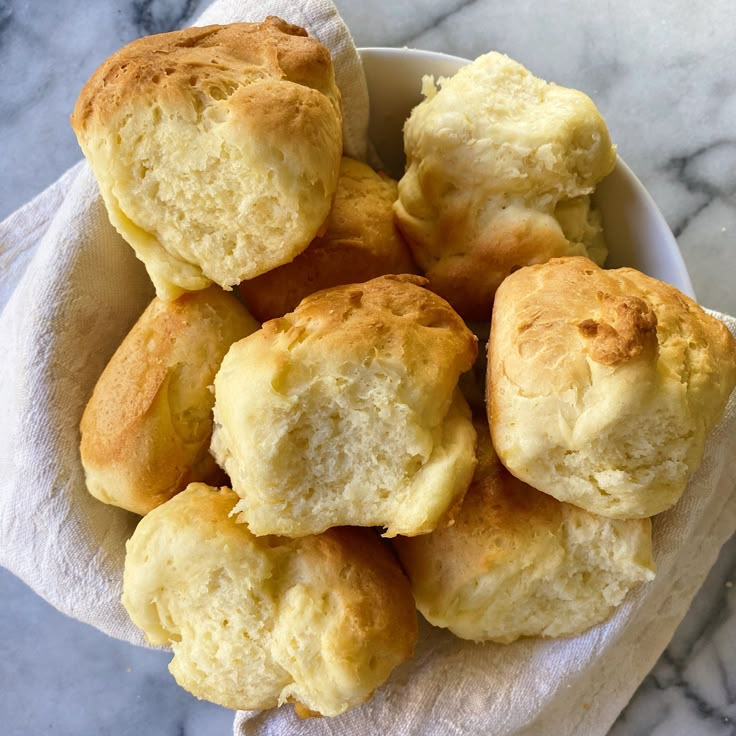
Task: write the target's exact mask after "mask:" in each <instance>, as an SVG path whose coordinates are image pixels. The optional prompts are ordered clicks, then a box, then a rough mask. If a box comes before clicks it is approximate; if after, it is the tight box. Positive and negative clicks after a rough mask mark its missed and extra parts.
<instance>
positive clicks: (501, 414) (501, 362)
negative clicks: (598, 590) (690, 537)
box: [487, 258, 736, 518]
mask: <svg viewBox="0 0 736 736" xmlns="http://www.w3.org/2000/svg"><path fill="white" fill-rule="evenodd" d="M488 370H489V372H488V380H487V392H488V407H489V419H490V426H491V432H492V434H493V443H494V446H495V448H496V451H497V452H498V455H499V457H500V458H501V461H502V462H503V464H504V465H505V466H506V467H507V468H508V469H509V470H510V471H511V472H512V473H513V474H514V475H515V476H517V477H518V478H520V479H521V480H524V481H526V482H527V483H529V484H530V485H532V486H534V487H535V488H538V489H539V490H541V491H544V492H545V493H549V494H551V495H553V496H554V497H555V498H558V499H559V500H561V501H568V502H570V503H573V504H576V505H578V506H580V507H582V508H585V509H587V510H588V511H592V512H594V513H598V514H602V515H604V516H610V517H613V518H637V517H645V516H653V515H654V514H657V513H660V512H661V511H665V510H666V509H668V508H670V507H671V506H673V505H674V504H675V503H676V502H677V500H678V499H679V498H680V496H681V494H682V492H683V491H684V489H685V485H686V483H687V479H688V477H689V476H690V474H691V473H692V472H694V471H695V470H696V469H697V467H698V465H699V464H700V461H701V458H702V454H703V445H704V443H705V438H706V436H707V433H708V432H709V431H710V429H711V428H712V427H713V426H714V424H715V423H716V422H717V421H718V419H719V418H720V416H721V414H722V412H723V410H724V408H725V405H726V401H727V400H728V397H729V396H730V394H731V391H732V390H733V388H734V385H735V384H736V343H735V342H734V339H733V337H732V336H731V334H730V333H729V331H728V329H727V328H726V327H725V325H724V324H723V323H721V322H720V321H719V320H717V319H715V318H714V317H711V316H710V315H708V314H707V313H706V312H705V311H704V310H703V309H702V308H701V307H699V306H698V305H697V304H696V303H695V302H694V301H693V300H692V299H690V298H688V297H686V296H685V295H684V294H681V293H680V292H679V291H678V290H677V289H675V288H674V287H672V286H669V285H668V284H665V283H663V282H661V281H657V280H656V279H652V278H650V277H648V276H645V275H644V274H642V273H640V272H638V271H635V270H634V269H631V268H620V269H616V270H603V269H600V268H598V267H597V266H596V265H595V264H594V263H592V262H591V261H589V260H588V259H586V258H561V259H555V260H552V261H550V262H549V263H546V264H543V265H536V266H530V267H528V268H523V269H521V270H519V271H517V272H516V273H514V274H513V275H511V276H509V278H508V279H506V281H504V283H503V284H502V286H501V288H500V289H499V290H498V293H497V295H496V303H495V306H494V311H493V321H492V326H491V339H490V343H489V369H488Z"/></svg>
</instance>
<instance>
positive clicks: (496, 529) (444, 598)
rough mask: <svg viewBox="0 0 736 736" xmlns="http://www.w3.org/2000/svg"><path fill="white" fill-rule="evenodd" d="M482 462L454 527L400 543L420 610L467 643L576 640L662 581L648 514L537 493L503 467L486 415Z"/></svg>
mask: <svg viewBox="0 0 736 736" xmlns="http://www.w3.org/2000/svg"><path fill="white" fill-rule="evenodd" d="M476 430H477V431H478V468H477V470H476V473H475V478H474V479H473V483H472V484H471V486H470V488H469V489H468V492H467V494H466V496H465V499H464V500H463V505H462V508H461V509H460V511H459V512H457V513H456V514H455V523H454V525H453V526H451V527H449V528H446V529H436V530H435V531H434V532H432V533H431V534H426V535H424V536H421V537H413V538H411V539H407V538H402V537H397V538H396V539H395V540H393V544H394V546H395V548H396V550H397V551H398V553H399V558H400V560H401V562H402V564H403V565H404V569H405V570H406V571H407V573H408V575H409V578H410V580H411V584H412V591H413V593H414V597H415V598H416V601H417V607H418V608H419V610H420V611H421V612H422V614H423V615H424V617H425V618H426V619H427V620H428V621H429V622H430V623H432V624H434V625H435V626H441V627H444V628H448V629H450V631H452V632H453V633H454V634H456V635H457V636H459V637H461V638H463V639H472V640H474V641H496V642H500V643H502V644H508V643H509V642H512V641H514V640H515V639H518V638H519V637H522V636H550V637H554V636H572V635H574V634H580V633H582V632H583V631H585V630H586V629H589V628H590V627H591V626H594V625H596V624H598V623H600V622H601V621H604V620H605V619H606V618H608V616H609V615H610V614H611V612H612V611H613V609H614V608H615V607H616V606H618V605H619V603H621V601H622V600H623V599H624V596H625V595H626V593H627V592H628V591H629V590H630V589H631V588H632V587H634V586H635V585H637V584H639V583H641V582H644V581H647V580H651V579H652V578H653V577H654V565H653V562H652V535H651V528H652V527H651V522H650V521H649V519H630V520H614V519H606V518H604V517H602V516H596V515H595V514H591V513H588V512H587V511H583V510H582V509H578V508H576V507H575V506H571V505H570V504H566V503H560V502H559V501H556V500H555V499H553V498H552V497H551V496H548V495H546V494H544V493H540V492H539V491H536V490H534V489H533V488H531V487H530V486H528V485H526V484H525V483H522V482H521V481H520V480H517V479H516V478H514V477H513V476H512V475H511V474H510V473H509V472H508V471H506V470H505V469H504V467H503V466H502V465H501V463H500V462H499V460H498V457H497V456H496V453H495V452H494V450H493V445H492V444H491V439H490V435H489V433H488V426H487V424H486V422H485V418H484V419H483V420H482V421H477V422H476Z"/></svg>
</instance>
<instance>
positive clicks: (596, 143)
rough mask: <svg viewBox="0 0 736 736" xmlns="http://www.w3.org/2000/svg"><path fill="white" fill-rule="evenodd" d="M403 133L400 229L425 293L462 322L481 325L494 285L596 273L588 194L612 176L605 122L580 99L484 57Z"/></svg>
mask: <svg viewBox="0 0 736 736" xmlns="http://www.w3.org/2000/svg"><path fill="white" fill-rule="evenodd" d="M424 91H425V94H426V99H425V100H424V101H423V102H422V103H420V104H419V105H418V106H417V107H415V108H414V110H413V111H412V113H411V116H410V117H409V119H408V120H407V122H406V125H405V126H404V148H405V151H406V162H407V167H406V173H405V174H404V176H403V178H402V179H401V181H400V182H399V199H398V201H397V203H396V205H395V211H396V218H397V223H398V225H399V228H400V229H401V231H402V233H403V234H404V236H405V237H406V239H407V242H408V243H409V246H410V247H411V249H412V253H413V255H414V259H415V260H416V262H417V264H418V265H419V266H420V268H422V270H423V271H424V273H425V275H426V276H427V278H428V279H429V281H430V288H431V289H432V290H433V291H436V292H437V293H438V294H440V295H441V296H443V297H444V298H445V299H447V300H448V301H449V302H450V304H452V305H453V307H455V309H457V310H458V312H459V313H460V314H461V315H462V316H463V317H465V318H466V319H474V320H488V319H490V314H491V306H492V304H493V296H494V293H495V291H496V288H497V287H498V285H499V284H500V283H501V281H503V279H504V278H505V277H506V276H508V275H509V274H510V273H512V272H513V271H514V270H515V269H517V268H519V267H521V266H524V265H527V264H531V263H542V262H544V261H546V260H549V259H550V258H553V257H555V256H566V255H587V256H589V257H590V258H592V259H594V260H595V261H596V262H597V263H599V264H602V263H603V261H604V260H605V257H606V253H607V251H606V246H605V241H604V239H603V235H602V222H601V217H600V214H599V213H598V212H597V210H595V209H594V208H593V207H591V203H590V198H589V195H590V194H591V193H592V192H593V190H594V188H595V186H596V184H597V183H598V182H599V181H600V180H601V179H602V178H603V177H604V176H606V174H608V173H609V172H610V171H611V170H612V169H613V167H614V165H615V161H616V153H615V149H614V147H613V146H612V145H611V141H610V138H609V134H608V130H607V128H606V124H605V122H604V120H603V118H602V117H601V115H600V113H599V112H598V110H597V109H596V107H595V105H594V104H593V102H592V101H591V100H590V99H589V98H588V97H587V96H586V95H584V94H583V93H582V92H578V91H577V90H573V89H567V88H565V87H559V86H557V85H555V84H548V83H546V82H544V81H543V80H541V79H538V78H536V77H534V76H533V75H532V74H531V73H530V72H529V71H527V70H526V69H525V68H524V67H523V66H521V64H518V63H517V62H515V61H512V60H511V59H509V58H508V57H506V56H504V55H502V54H498V53H490V54H486V55H484V56H481V57H479V58H478V59H476V60H475V61H474V62H473V63H472V64H469V65H468V66H465V67H463V68H462V69H460V71H458V72H457V74H455V76H453V77H452V78H451V79H442V80H440V89H437V88H436V87H435V85H434V84H433V83H431V80H429V79H427V80H425V88H424Z"/></svg>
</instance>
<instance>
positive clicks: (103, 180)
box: [72, 18, 342, 299]
mask: <svg viewBox="0 0 736 736" xmlns="http://www.w3.org/2000/svg"><path fill="white" fill-rule="evenodd" d="M72 125H73V127H74V130H75V132H76V134H77V138H78V140H79V143H80V146H81V147H82V150H83V151H84V154H85V156H86V157H87V159H88V160H89V162H90V165H91V166H92V169H93V171H94V173H95V176H96V177H97V180H98V182H99V185H100V191H101V193H102V196H103V198H104V200H105V204H106V206H107V209H108V213H109V215H110V220H111V222H112V223H113V225H114V226H115V227H116V228H117V229H118V231H119V232H120V233H121V235H122V236H123V237H124V238H125V239H126V240H127V241H128V242H129V243H130V244H131V245H132V246H133V248H134V249H135V251H136V254H137V255H138V257H139V258H140V259H141V260H142V261H143V262H144V263H145V264H146V268H147V269H148V272H149V275H150V276H151V279H152V281H153V282H154V285H155V286H156V292H157V294H158V296H159V297H161V298H164V299H174V298H176V297H177V296H178V295H179V294H181V293H182V292H183V291H192V290H197V289H203V288H205V287H206V286H208V285H209V284H210V283H212V282H214V283H217V284H219V285H220V286H222V287H224V288H228V289H229V288H231V287H232V286H233V285H235V284H237V283H239V282H240V281H242V280H243V279H245V278H251V277H254V276H257V275H258V274H260V273H263V272H265V271H267V270H269V269H271V268H274V267H276V266H278V265H281V264H282V263H287V262H288V261H290V260H292V259H293V258H294V257H295V256H296V255H297V254H298V253H300V252H301V251H302V250H304V249H305V248H306V247H307V245H308V244H309V242H310V241H311V240H312V239H313V238H314V237H315V236H316V235H317V233H318V232H319V230H320V228H321V227H322V224H323V223H324V220H325V218H326V217H327V214H328V212H329V209H330V205H331V202H332V197H333V195H334V192H335V187H336V184H337V175H338V168H339V165H340V155H341V152H342V115H341V109H340V93H339V91H338V89H337V87H336V85H335V80H334V73H333V67H332V60H331V58H330V54H329V52H328V51H327V49H326V48H325V47H324V46H322V45H321V44H320V43H319V42H318V41H316V40H315V39H313V38H309V37H307V35H306V33H305V31H303V30H302V29H301V28H299V27H297V26H292V25H289V24H288V23H285V22H284V21H281V20H279V19H278V18H269V19H267V20H266V21H265V22H263V23H235V24H232V25H229V26H208V27H205V28H188V29H185V30H181V31H175V32H173V33H165V34H160V35H156V36H149V37H146V38H142V39H139V40H137V41H134V42H133V43H131V44H129V45H128V46H125V47H124V48H123V49H121V50H120V51H118V52H117V53H115V54H113V55H112V56H111V57H110V58H109V59H107V60H106V61H105V62H104V63H103V64H102V65H101V66H100V68H99V69H98V70H97V71H96V72H95V73H94V75H93V76H92V77H91V78H90V80H89V81H88V82H87V84H86V85H85V87H84V89H83V90H82V92H81V94H80V96H79V99H78V101H77V104H76V107H75V110H74V114H73V115H72Z"/></svg>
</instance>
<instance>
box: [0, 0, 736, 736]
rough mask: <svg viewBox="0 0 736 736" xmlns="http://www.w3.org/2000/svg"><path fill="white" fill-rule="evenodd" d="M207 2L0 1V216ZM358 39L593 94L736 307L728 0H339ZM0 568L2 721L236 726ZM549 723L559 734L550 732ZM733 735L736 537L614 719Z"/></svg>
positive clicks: (86, 726) (96, 729)
mask: <svg viewBox="0 0 736 736" xmlns="http://www.w3.org/2000/svg"><path fill="white" fill-rule="evenodd" d="M205 4H206V0H100V1H99V2H95V3H87V2H84V1H83V0H56V2H54V3H46V2H40V0H31V1H21V0H0V69H2V71H3V75H2V77H3V81H2V85H0V141H2V148H1V149H0V150H1V151H2V162H3V166H2V167H0V217H4V216H5V215H7V214H8V213H10V212H11V211H12V210H13V209H15V208H16V207H17V206H19V205H20V204H22V203H23V202H24V201H25V200H27V199H29V198H30V197H32V196H33V195H34V194H36V193H37V192H39V191H40V190H42V189H43V188H44V187H45V186H46V185H48V184H49V183H51V182H52V181H53V180H54V179H55V178H56V177H58V176H59V174H61V173H62V172H63V171H64V170H65V169H66V168H67V167H68V166H70V165H72V164H73V163H74V162H75V161H77V160H78V159H79V157H80V152H79V149H78V148H77V145H76V142H75V140H74V137H73V135H72V133H71V130H70V128H69V125H68V116H69V113H70V111H71V108H72V106H73V103H74V100H75V98H76V95H77V93H78V91H79V89H80V87H81V85H82V84H83V83H84V81H85V80H86V78H87V77H88V76H89V74H90V73H91V72H92V71H93V69H94V68H95V67H96V65H97V64H98V63H99V62H100V61H102V59H103V58H104V57H105V56H107V55H108V54H109V53H111V52H112V51H114V50H115V49H116V48H118V47H119V46H121V45H122V44H124V43H126V42H128V41H129V40H132V39H133V38H135V37H137V36H140V35H143V34H147V33H154V32H158V31H164V30H168V29H171V28H174V27H177V26H179V25H183V24H186V23H188V22H190V21H191V19H193V18H194V17H196V15H197V14H198V13H199V12H200V11H201V9H202V8H203V7H204V5H205ZM337 5H338V7H339V9H340V11H341V12H342V13H343V16H344V17H345V19H346V21H347V22H348V24H349V26H350V28H351V29H352V31H353V34H354V37H355V40H356V43H357V44H358V45H361V46H403V45H407V46H413V47H417V48H426V49H432V50H438V51H444V52H447V53H450V54H456V55H459V56H465V57H472V56H474V55H477V54H480V53H482V52H484V51H486V50H490V49H498V50H501V51H504V52H506V53H508V54H509V55H511V56H512V57H514V58H517V59H518V60H519V61H521V62H523V63H524V64H526V65H527V66H528V67H530V68H531V69H532V70H533V71H535V72H536V73H538V74H539V75H540V76H544V77H546V78H548V79H554V80H555V81H557V82H559V83H562V84H567V85H571V86H576V87H578V88H580V89H583V90H584V91H586V92H587V93H588V94H590V95H591V96H592V97H593V98H594V99H595V101H596V102H597V104H598V106H599V107H600V109H601V111H602V112H603V114H604V115H605V117H606V119H607V120H608V123H609V126H610V128H611V132H612V137H613V138H614V140H615V141H616V142H617V144H618V147H619V152H620V153H621V155H622V156H623V158H624V159H625V160H626V161H627V163H628V164H629V165H630V166H631V167H632V168H633V169H634V170H635V171H636V173H637V174H638V176H639V177H640V179H641V180H642V181H643V183H644V184H645V186H646V187H647V188H648V189H649V191H650V192H651V193H652V195H653V196H654V198H655V200H656V201H657V203H658V204H659V206H660V208H661V209H662V211H663V213H664V215H665V217H666V218H667V221H668V222H669V224H670V226H671V228H672V229H673V231H674V233H675V234H676V236H677V238H678V242H679V244H680V248H681V249H682V252H683V255H684V258H685V261H686V264H687V267H688V269H689V271H690V274H691V276H692V279H693V283H694V286H695V289H696V292H697V294H698V295H699V297H700V300H701V302H702V303H704V304H705V305H707V306H710V307H713V308H715V309H720V310H722V311H725V312H730V313H732V314H735V313H736V280H735V278H734V275H735V274H736V128H735V127H734V122H733V121H734V120H736V76H734V69H736V45H735V44H734V38H735V37H736V21H734V17H733V5H732V2H730V0H714V1H713V2H703V1H702V0H700V1H698V2H684V1H682V0H673V1H671V2H648V3H644V2H641V1H640V0H619V2H616V3H611V2H600V3H595V4H593V3H588V2H583V0H563V1H561V2H557V3H554V4H552V3H550V4H542V3H533V2H528V1H521V2H516V3H502V2H499V1H498V0H405V1H404V2H402V3H389V2H388V0H381V2H373V3H367V2H364V0H338V2H337ZM167 661H168V656H167V655H166V654H163V653H161V652H155V651H148V650H140V649H136V648H134V647H131V646H129V645H127V644H123V643H120V642H117V641H115V640H112V639H109V638H107V637H106V636H104V635H103V634H100V633H99V632H97V631H95V630H94V629H92V628H90V627H87V626H85V625H83V624H80V623H78V622H76V621H72V620H70V619H68V618H66V617H64V616H62V615H61V614H59V613H57V612H56V611H55V610H53V609H52V608H51V607H50V606H49V605H48V604H46V603H45V602H44V601H42V600H41V599H40V598H38V597H37V596H35V595H34V594H33V593H32V592H31V591H30V590H29V589H28V588H27V587H26V586H25V585H24V584H23V583H21V582H20V581H18V580H17V579H15V578H14V577H13V576H12V575H10V574H9V573H7V572H5V571H4V570H0V724H1V725H0V733H2V734H4V735H5V736H16V735H20V734H27V733H41V732H48V733H54V734H60V735H66V734H75V735H82V734H114V735H115V736H117V735H118V734H128V733H130V734H134V733H135V734H142V733H143V734H146V733H155V734H162V735H166V734H208V735H209V734H226V733H228V732H229V731H230V728H231V713H230V712H229V711H226V710H224V709H222V708H218V707H216V706H213V705H209V704H206V703H201V702H198V701H196V700H195V699H194V698H192V697H190V696H189V695H187V693H185V692H184V691H182V690H180V689H179V688H178V687H177V686H176V685H175V684H174V683H173V680H172V679H171V678H170V676H169V674H168V672H167V670H166V664H167ZM550 733H551V734H553V733H554V731H553V730H551V731H550ZM611 734H612V736H624V735H626V736H638V735H641V736H645V735H646V736H650V735H654V736H665V735H666V736H686V735H687V736H690V735H701V734H702V735H710V734H712V735H713V736H726V735H728V734H730V735H734V734H736V539H732V540H731V542H730V543H729V544H727V545H726V546H725V547H724V548H723V550H722V552H721V555H720V558H719V561H718V563H717V564H716V566H715V567H714V568H713V570H712V572H711V574H710V576H709V578H708V580H707V582H706V583H705V585H704V586H703V588H702V590H701V591H700V592H699V594H698V596H697V597H696V599H695V600H694V602H693V604H692V606H691V609H690V612H689V614H688V616H687V618H686V619H685V620H684V621H683V623H682V625H681V626H680V628H679V630H678V632H677V634H676V636H675V637H674V639H673V641H672V642H671V644H670V646H669V647H668V649H667V651H666V652H665V654H664V655H663V656H662V658H661V659H660V661H659V662H658V664H657V665H656V667H655V668H654V670H653V671H652V673H651V674H650V675H649V677H648V678H647V679H646V680H645V681H644V682H643V683H642V685H641V687H640V688H639V690H638V692H637V693H636V695H635V696H634V698H633V699H632V701H631V703H630V704H629V706H628V707H627V708H626V710H625V711H624V712H623V713H622V714H621V717H620V718H619V720H618V722H617V723H616V725H615V726H614V728H613V729H612V731H611Z"/></svg>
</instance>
